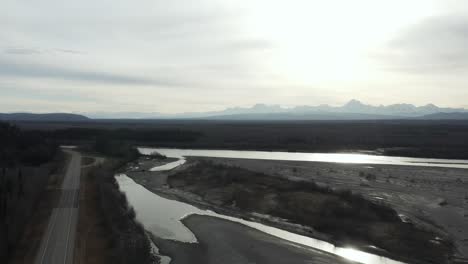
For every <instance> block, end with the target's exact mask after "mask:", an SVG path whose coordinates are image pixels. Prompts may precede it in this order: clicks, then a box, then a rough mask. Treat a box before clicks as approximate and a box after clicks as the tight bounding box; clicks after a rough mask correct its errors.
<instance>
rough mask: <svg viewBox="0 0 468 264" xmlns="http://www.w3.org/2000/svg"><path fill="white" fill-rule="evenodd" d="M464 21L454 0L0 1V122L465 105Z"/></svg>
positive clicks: (467, 24) (466, 8)
mask: <svg viewBox="0 0 468 264" xmlns="http://www.w3.org/2000/svg"><path fill="white" fill-rule="evenodd" d="M467 13H468V4H466V1H465V2H463V1H459V0H412V1H404V0H393V1H384V0H353V1H347V0H326V1H325V0H323V1H318V0H293V1H284V0H283V1H280V0H278V1H266V0H200V1H197V3H195V2H193V1H191V0H173V1H170V2H167V1H164V0H139V1H137V2H134V1H129V0H114V1H111V0H103V1H98V2H96V1H92V0H82V1H77V2H73V3H65V2H63V1H59V0H43V1H41V2H40V3H36V2H31V1H27V0H5V1H4V3H3V2H2V9H0V89H2V90H8V92H7V94H8V98H9V99H8V100H5V102H1V103H3V104H0V111H22V110H27V111H58V110H61V109H63V108H62V107H61V108H58V106H60V105H65V106H67V107H69V109H70V110H71V111H78V112H80V111H84V112H86V111H107V110H108V109H121V110H122V111H135V112H138V111H142V112H149V111H157V112H186V111H194V110H196V111H210V110H220V109H223V108H226V107H234V106H251V105H253V104H256V103H266V104H282V105H289V106H293V105H317V104H332V105H339V104H343V103H345V102H346V101H349V100H350V99H351V98H357V99H360V100H362V101H364V102H368V103H371V104H391V103H413V104H419V105H421V104H427V103H435V104H440V105H442V106H455V107H456V106H462V105H465V104H466V103H465V102H466V97H467V96H468V90H467V89H466V85H467V84H468V83H467V80H466V78H463V77H462V76H466V75H464V73H466V72H467V71H468V63H467V61H468V60H467V59H466V58H468V52H466V49H464V48H463V47H465V46H466V45H465V44H466V43H468V38H465V37H464V36H465V35H466V34H463V32H465V30H468V20H467V19H465V18H466V17H467V16H466V14H467ZM454 14H455V15H454ZM434 17H435V18H438V19H436V20H431V19H433V18H434ZM434 30H435V31H434ZM440 35H443V36H445V37H444V38H442V39H436V40H435V41H434V38H437V36H440ZM452 35H453V36H452ZM439 40H440V41H439ZM434 42H436V43H438V44H437V45H429V44H427V43H434ZM395 43H396V44H395ZM447 51H450V52H447ZM428 72H429V73H431V74H427V73H428ZM421 73H422V74H421ZM433 73H435V74H433ZM58 83H60V84H58ZM39 86H40V87H45V88H44V89H46V90H47V93H38V92H37V91H36V87H39ZM89 87H92V88H93V91H92V92H88V90H89ZM441 89H443V93H441ZM94 90H96V92H94ZM109 90H115V91H116V92H115V93H109ZM124 90H125V91H124ZM28 91H30V92H28ZM45 94H51V96H50V97H49V98H47V97H46V96H45ZM61 94H65V97H63V96H62V98H60V95H61ZM75 94H78V95H80V96H78V97H75V96H73V95H75ZM82 94H86V95H85V96H82ZM120 94H125V95H126V96H125V97H119V95H120ZM117 97H119V98H117ZM142 97H144V99H145V101H144V104H139V103H135V102H139V101H140V98H142ZM3 98H6V97H3ZM15 98H17V99H16V100H15ZM76 98H86V99H83V100H77V99H76ZM402 98H404V102H403V101H402V100H403V99H402ZM27 102H33V103H27ZM34 102H37V103H34ZM90 102H95V103H91V104H90ZM46 105H49V106H50V107H47V109H44V106H46Z"/></svg>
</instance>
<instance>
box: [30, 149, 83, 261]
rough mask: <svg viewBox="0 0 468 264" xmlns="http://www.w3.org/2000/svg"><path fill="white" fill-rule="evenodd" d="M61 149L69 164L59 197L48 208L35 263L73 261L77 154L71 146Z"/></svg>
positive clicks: (76, 216) (77, 192) (77, 176)
mask: <svg viewBox="0 0 468 264" xmlns="http://www.w3.org/2000/svg"><path fill="white" fill-rule="evenodd" d="M65 151H66V152H68V153H70V154H71V160H70V164H69V165H68V168H67V172H66V175H65V178H64V180H63V183H62V188H61V190H62V193H61V197H60V201H59V203H58V206H57V207H56V208H54V210H53V211H52V215H51V217H50V219H49V225H48V226H47V230H46V232H45V233H44V237H43V238H42V242H41V246H40V248H39V252H38V254H37V256H36V260H35V264H55V263H60V264H67V263H73V250H74V247H75V235H76V225H77V222H78V201H79V199H78V195H79V189H80V173H81V155H80V154H79V153H77V152H74V151H72V150H65Z"/></svg>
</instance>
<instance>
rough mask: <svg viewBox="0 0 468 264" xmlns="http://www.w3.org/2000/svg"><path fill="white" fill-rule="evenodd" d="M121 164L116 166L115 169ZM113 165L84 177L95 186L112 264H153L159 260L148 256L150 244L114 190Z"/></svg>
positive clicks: (100, 168) (128, 206) (115, 185)
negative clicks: (108, 241) (95, 183)
mask: <svg viewBox="0 0 468 264" xmlns="http://www.w3.org/2000/svg"><path fill="white" fill-rule="evenodd" d="M124 163H125V160H121V161H119V162H118V165H122V164H124ZM117 167H118V166H116V164H114V165H110V164H108V163H107V164H104V165H102V166H100V167H98V168H95V169H93V170H91V171H90V172H89V174H88V177H94V178H95V179H96V180H97V184H98V190H99V194H98V201H97V202H98V203H99V204H100V207H101V211H102V214H103V218H104V222H105V225H106V227H107V228H108V230H109V236H110V241H111V248H112V250H111V257H112V263H117V264H132V263H139V264H154V263H159V260H158V259H157V258H156V257H154V256H153V255H152V253H151V244H150V241H149V240H148V237H147V236H146V233H145V229H144V228H143V226H142V225H141V224H140V223H138V222H137V220H136V219H135V211H134V210H133V208H132V207H131V206H130V205H129V204H128V201H127V197H126V196H125V194H123V193H122V192H121V191H120V190H119V187H118V184H117V182H116V180H115V177H114V171H115V169H116V168H117Z"/></svg>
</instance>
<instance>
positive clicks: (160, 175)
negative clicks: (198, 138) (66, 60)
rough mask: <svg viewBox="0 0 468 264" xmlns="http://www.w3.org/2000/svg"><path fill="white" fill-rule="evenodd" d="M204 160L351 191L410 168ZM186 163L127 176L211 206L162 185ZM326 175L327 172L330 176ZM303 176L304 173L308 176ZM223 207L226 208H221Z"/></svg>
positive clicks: (395, 179) (411, 216) (410, 216)
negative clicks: (312, 181) (313, 180)
mask: <svg viewBox="0 0 468 264" xmlns="http://www.w3.org/2000/svg"><path fill="white" fill-rule="evenodd" d="M205 159H209V160H214V161H216V162H218V163H223V164H231V165H234V166H243V167H246V168H249V169H252V168H253V169H256V171H258V172H265V173H269V172H271V171H273V172H274V173H273V174H272V175H273V176H274V177H289V178H291V179H297V178H300V177H305V178H308V177H311V172H314V173H312V178H313V177H314V175H315V177H316V178H317V181H318V182H319V183H320V184H326V185H328V186H331V187H333V188H335V187H336V188H340V186H341V187H343V186H348V185H349V188H351V189H353V190H356V188H354V187H355V186H356V185H357V186H358V187H359V188H364V187H366V188H367V189H369V190H372V189H375V190H374V191H378V190H382V188H373V185H376V184H378V183H380V182H381V181H382V180H383V181H384V182H385V183H387V184H388V183H390V185H392V184H393V185H397V186H400V185H402V184H404V183H402V182H401V180H400V179H399V177H396V176H392V175H391V174H393V173H396V174H399V173H401V172H405V171H406V172H408V170H409V172H411V171H412V170H411V168H410V167H404V166H373V167H372V168H379V169H380V170H382V172H383V173H382V174H381V175H377V176H375V177H374V176H372V173H370V174H368V173H369V172H370V170H372V168H370V166H365V165H349V164H348V165H345V164H328V163H315V162H282V161H258V160H242V159H213V158H205ZM190 160H193V159H192V158H191V159H190ZM196 160H203V159H199V158H197V159H196ZM187 166H189V165H188V164H187V165H184V166H182V167H180V168H177V169H175V170H174V171H170V172H146V173H137V174H133V173H131V174H129V175H130V176H131V177H133V178H134V179H135V180H136V181H137V182H139V183H141V184H143V185H144V186H145V187H147V188H149V189H150V190H152V191H156V192H158V193H159V194H161V193H162V194H163V195H166V196H172V197H171V198H176V199H181V200H184V201H185V202H189V203H193V204H197V206H207V207H210V205H209V204H206V203H205V202H204V201H202V199H200V197H196V196H193V195H192V196H189V195H187V193H185V194H181V193H180V191H177V190H174V189H172V190H171V189H168V188H165V187H164V185H165V183H164V181H165V179H166V178H167V177H168V176H169V175H171V174H173V173H176V172H177V171H180V170H183V169H184V168H186V167H187ZM395 169H396V170H395ZM343 170H345V171H343ZM420 170H421V168H415V169H414V171H420ZM430 170H432V168H430ZM444 170H446V169H435V171H433V173H436V174H437V173H439V172H440V171H444ZM254 171H255V170H254ZM414 171H413V172H414ZM448 171H450V172H452V173H451V174H450V175H451V176H453V171H454V170H448ZM462 171H463V170H460V171H459V172H458V173H460V174H462ZM343 172H345V173H343ZM352 172H353V173H354V174H356V175H352V174H353V173H352ZM387 172H393V173H390V175H387V174H388V173H387ZM328 174H330V176H329V175H328ZM413 174H414V173H413ZM423 174H425V173H423ZM301 175H302V176H301ZM305 175H307V177H306V176H305ZM403 175H405V174H403ZM406 175H408V174H406ZM156 176H157V177H156ZM325 176H326V177H325ZM381 176H382V177H381ZM387 176H388V177H387ZM386 178H389V179H390V180H389V181H387V180H386ZM155 179H157V180H155ZM416 180H418V179H416ZM155 181H157V182H155ZM324 181H325V182H324ZM408 181H411V180H408ZM355 182H356V183H355ZM350 183H351V184H350ZM413 184H414V181H413ZM418 186H419V185H418ZM377 187H378V186H377ZM387 187H388V186H387ZM390 189H391V188H390ZM386 190H387V192H389V193H392V190H389V189H388V188H387V189H386ZM400 192H401V190H400ZM370 193H372V192H370ZM374 194H376V193H374ZM393 196H394V197H395V198H398V197H400V198H401V197H404V196H402V195H401V193H395V194H392V195H389V196H388V197H387V196H385V195H383V197H385V199H386V201H385V202H388V200H391V199H389V198H392V197H393ZM367 197H370V196H367ZM372 197H373V198H372ZM372 197H371V198H372V199H374V200H381V199H382V197H377V196H372ZM377 198H381V199H377ZM449 200H450V199H449ZM435 201H437V199H435ZM409 202H413V203H416V204H417V202H418V201H412V200H411V199H409V201H406V202H403V204H406V205H405V206H400V207H407V208H406V209H408V210H409V209H411V210H409V211H412V209H414V208H412V206H411V204H409ZM449 204H450V201H449ZM446 206H447V207H450V206H452V205H450V206H449V205H446ZM217 209H220V208H217ZM224 209H226V208H224ZM400 209H401V208H399V210H398V211H399V212H400V211H401V210H400ZM223 213H225V212H223ZM244 217H252V216H251V215H248V216H245V215H244ZM402 217H405V218H408V219H411V221H413V222H414V223H415V224H418V225H419V224H421V223H425V222H424V221H421V220H420V219H419V216H418V217H414V214H409V213H406V215H405V216H403V215H402ZM256 221H262V219H256ZM263 221H264V222H268V221H270V220H265V219H263ZM420 222H421V223H420ZM426 222H427V223H426V225H425V227H428V226H431V227H435V229H438V228H437V225H434V223H431V221H426ZM270 224H271V223H270ZM281 228H282V229H286V230H288V229H289V230H291V231H294V229H295V227H294V226H291V225H287V226H281ZM295 231H296V232H299V233H301V232H302V233H304V232H307V230H297V227H296V230H295ZM436 231H438V232H439V231H440V232H441V237H445V236H444V235H443V234H444V232H443V231H442V229H440V228H439V229H438V230H436ZM309 235H310V234H309ZM457 242H460V240H458V241H457ZM433 243H439V242H437V241H433ZM457 248H458V247H457Z"/></svg>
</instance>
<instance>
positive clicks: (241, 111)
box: [87, 99, 468, 120]
mask: <svg viewBox="0 0 468 264" xmlns="http://www.w3.org/2000/svg"><path fill="white" fill-rule="evenodd" d="M438 113H445V115H444V116H437V115H434V114H438ZM455 113H456V114H455ZM87 116H89V117H92V118H100V119H103V118H105V119H107V118H109V119H114V118H139V119H200V118H202V119H226V120H244V119H245V120H259V119H267V120H284V119H285V120H289V119H293V120H340V119H342V120H357V119H406V118H425V117H426V116H427V118H428V119H433V118H438V117H441V118H443V119H451V116H453V117H455V118H453V119H459V118H461V119H468V110H467V109H464V108H443V107H438V106H436V105H434V104H427V105H424V106H415V105H412V104H393V105H387V106H384V105H380V106H373V105H369V104H364V103H362V102H360V101H358V100H355V99H353V100H351V101H349V102H348V103H346V104H344V105H343V106H330V105H318V106H307V105H304V106H296V107H289V108H287V107H282V106H280V105H266V104H256V105H254V106H252V107H233V108H227V109H225V110H221V111H212V112H191V113H179V114H162V113H135V112H132V113H88V114H87Z"/></svg>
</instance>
